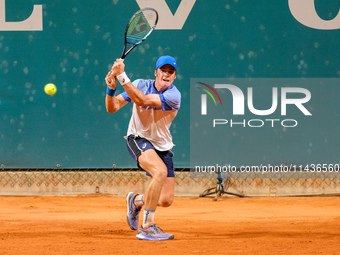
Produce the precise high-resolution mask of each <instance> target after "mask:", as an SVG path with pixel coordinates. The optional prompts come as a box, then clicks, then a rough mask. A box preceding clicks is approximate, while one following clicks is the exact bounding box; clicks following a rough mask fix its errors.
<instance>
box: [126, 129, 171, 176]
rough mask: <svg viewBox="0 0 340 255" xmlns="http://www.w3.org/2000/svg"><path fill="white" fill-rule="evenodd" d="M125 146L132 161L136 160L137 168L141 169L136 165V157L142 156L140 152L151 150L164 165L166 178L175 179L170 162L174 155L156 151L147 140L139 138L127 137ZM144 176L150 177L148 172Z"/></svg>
mask: <svg viewBox="0 0 340 255" xmlns="http://www.w3.org/2000/svg"><path fill="white" fill-rule="evenodd" d="M126 144H127V148H128V151H129V152H130V154H131V156H132V157H133V158H134V160H136V162H137V166H138V167H139V168H141V167H140V165H139V164H138V157H139V156H140V155H141V154H142V151H146V150H149V149H153V150H155V152H156V153H157V154H158V156H159V157H160V158H161V159H162V161H163V162H164V164H165V165H166V167H167V169H168V177H175V171H174V163H173V161H172V157H173V156H174V154H173V153H172V151H171V150H168V151H159V150H156V149H155V147H153V145H152V143H151V142H149V141H148V140H147V139H145V138H142V137H139V136H137V137H136V136H134V135H129V136H128V138H127V142H126ZM141 169H142V168H141ZM146 175H147V176H151V175H150V174H149V173H148V172H146Z"/></svg>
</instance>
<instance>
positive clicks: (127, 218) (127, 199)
mask: <svg viewBox="0 0 340 255" xmlns="http://www.w3.org/2000/svg"><path fill="white" fill-rule="evenodd" d="M130 194H134V193H133V192H129V193H128V194H127V195H126V206H127V214H126V221H127V223H128V225H129V227H130V229H131V230H137V229H138V228H134V227H133V226H132V225H131V224H130V222H129V202H130V201H129V200H130Z"/></svg>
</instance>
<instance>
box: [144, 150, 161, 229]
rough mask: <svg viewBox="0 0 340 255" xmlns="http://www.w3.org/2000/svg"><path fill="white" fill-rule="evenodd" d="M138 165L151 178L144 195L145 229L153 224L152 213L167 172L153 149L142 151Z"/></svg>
mask: <svg viewBox="0 0 340 255" xmlns="http://www.w3.org/2000/svg"><path fill="white" fill-rule="evenodd" d="M138 163H139V165H140V166H141V168H142V169H144V170H145V171H147V172H148V173H149V174H150V175H151V176H152V178H151V181H150V184H149V185H148V187H147V189H146V191H145V193H144V219H143V227H144V228H147V227H148V226H149V225H150V224H152V223H154V212H155V211H156V208H157V205H158V201H159V198H160V195H161V192H162V188H163V185H164V183H165V181H166V179H167V174H168V171H167V168H166V165H165V164H164V162H163V161H162V159H161V158H160V157H159V156H158V154H157V153H156V151H155V150H153V149H150V150H146V151H143V152H142V153H141V155H140V156H139V158H138Z"/></svg>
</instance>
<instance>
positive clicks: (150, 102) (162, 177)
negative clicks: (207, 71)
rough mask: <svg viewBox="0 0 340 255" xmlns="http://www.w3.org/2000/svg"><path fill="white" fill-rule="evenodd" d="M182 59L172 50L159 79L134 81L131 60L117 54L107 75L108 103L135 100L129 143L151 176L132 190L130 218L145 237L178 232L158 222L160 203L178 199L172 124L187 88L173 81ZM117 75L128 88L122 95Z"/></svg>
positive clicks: (113, 106)
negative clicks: (129, 66) (143, 185)
mask: <svg viewBox="0 0 340 255" xmlns="http://www.w3.org/2000/svg"><path fill="white" fill-rule="evenodd" d="M176 71H177V62H176V60H175V59H174V58H173V57H171V56H162V57H160V58H159V59H158V60H157V63H156V69H155V80H143V79H138V80H135V81H134V82H131V81H130V80H129V78H128V77H127V75H126V73H125V64H124V63H123V60H122V59H117V60H116V61H115V63H114V65H113V67H112V69H111V71H110V72H109V73H108V75H107V76H106V78H105V80H106V83H107V93H106V94H107V95H106V99H105V104H106V109H107V111H108V112H109V113H114V112H116V111H118V110H119V109H120V108H122V107H123V106H125V105H126V104H127V103H128V102H133V103H134V104H133V110H132V116H131V119H130V123H129V127H128V131H127V136H126V139H127V148H128V151H129V152H130V154H131V156H132V157H133V158H134V159H135V160H136V162H137V165H138V166H139V167H140V168H142V169H144V170H145V171H146V172H147V175H149V176H151V177H152V178H151V182H150V184H149V186H148V187H147V189H146V190H145V193H144V194H135V193H133V192H130V193H129V194H127V196H126V202H127V222H128V224H129V226H130V228H131V229H132V230H137V229H138V233H137V238H138V239H141V240H153V241H162V240H169V239H173V238H174V235H173V234H169V233H166V232H164V231H163V230H162V229H161V228H159V227H158V226H157V225H156V224H155V212H156V208H157V206H162V207H168V206H170V205H171V204H172V202H173V199H174V192H175V191H174V188H175V181H174V177H175V173H174V166H173V161H172V157H173V155H174V154H173V153H172V151H171V149H172V147H173V146H174V144H173V142H172V136H171V134H170V130H169V128H170V126H171V123H172V121H173V120H174V118H175V117H176V115H177V112H178V110H179V108H180V102H181V94H180V92H179V91H178V90H177V88H176V87H175V85H173V82H174V80H175V79H176ZM117 80H118V81H119V82H120V84H121V85H122V86H123V88H124V90H125V91H124V92H123V93H121V94H119V95H118V96H116V95H115V94H116V82H117ZM143 206H144V210H143V222H142V225H141V226H140V227H139V228H138V226H139V213H140V211H141V209H142V207H143Z"/></svg>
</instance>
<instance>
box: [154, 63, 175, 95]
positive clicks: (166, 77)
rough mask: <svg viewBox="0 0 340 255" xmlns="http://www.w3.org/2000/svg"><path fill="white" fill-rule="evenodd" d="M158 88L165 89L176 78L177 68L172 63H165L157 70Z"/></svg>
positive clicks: (159, 89)
mask: <svg viewBox="0 0 340 255" xmlns="http://www.w3.org/2000/svg"><path fill="white" fill-rule="evenodd" d="M155 77H156V89H157V90H158V91H164V90H166V89H167V88H170V87H171V85H172V83H173V82H174V80H175V79H176V69H175V68H174V67H173V66H172V65H168V64H166V65H164V66H162V67H161V68H158V69H157V70H156V71H155Z"/></svg>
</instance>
